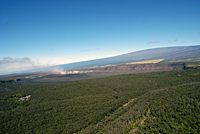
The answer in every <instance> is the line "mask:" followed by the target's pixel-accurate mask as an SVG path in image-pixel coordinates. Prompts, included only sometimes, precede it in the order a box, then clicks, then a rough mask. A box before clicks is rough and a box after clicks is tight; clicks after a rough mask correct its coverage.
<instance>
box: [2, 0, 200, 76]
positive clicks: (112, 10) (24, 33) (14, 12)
mask: <svg viewBox="0 0 200 134" xmlns="http://www.w3.org/2000/svg"><path fill="white" fill-rule="evenodd" d="M199 7H200V1H199V0H0V18H1V19H0V74H3V72H4V73H6V72H11V70H19V68H20V69H30V68H33V67H40V66H49V65H56V64H65V63H72V62H78V61H86V60H92V59H99V58H105V57H110V56H115V55H120V54H125V53H129V52H134V51H138V50H143V49H148V48H157V47H168V46H189V45H197V44H200V17H199V16H200V8H199ZM24 60H25V61H26V62H25V63H24V62H23V61H24ZM22 62H23V63H24V64H22Z"/></svg>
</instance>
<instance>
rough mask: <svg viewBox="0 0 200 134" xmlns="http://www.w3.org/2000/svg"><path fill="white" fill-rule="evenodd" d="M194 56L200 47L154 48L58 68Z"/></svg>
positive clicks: (76, 67)
mask: <svg viewBox="0 0 200 134" xmlns="http://www.w3.org/2000/svg"><path fill="white" fill-rule="evenodd" d="M194 55H200V45H196V46H177V47H163V48H153V49H147V50H142V51H137V52H131V53H128V54H123V55H119V56H114V57H109V58H103V59H96V60H90V61H82V62H76V63H70V64H62V65H57V67H61V68H63V69H82V68H89V67H95V66H96V67H100V66H105V65H108V64H111V65H122V64H126V63H130V62H139V61H144V60H155V59H166V58H177V57H187V56H194Z"/></svg>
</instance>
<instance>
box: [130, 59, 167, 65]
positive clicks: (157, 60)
mask: <svg viewBox="0 0 200 134" xmlns="http://www.w3.org/2000/svg"><path fill="white" fill-rule="evenodd" d="M163 60H164V59H156V60H147V61H140V62H132V63H127V64H147V63H159V62H161V61H163Z"/></svg>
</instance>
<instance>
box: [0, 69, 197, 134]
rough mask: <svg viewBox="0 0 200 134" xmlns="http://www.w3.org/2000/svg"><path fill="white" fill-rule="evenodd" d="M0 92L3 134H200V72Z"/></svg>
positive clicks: (15, 87)
mask: <svg viewBox="0 0 200 134" xmlns="http://www.w3.org/2000/svg"><path fill="white" fill-rule="evenodd" d="M0 87H1V88H4V89H8V90H7V91H3V92H0V118H1V120H0V133H2V134H3V133H4V134H5V133H69V134H71V133H86V134H88V133H91V134H92V133H106V134H108V133H200V108H199V107H200V69H187V70H175V71H162V72H151V73H140V74H126V75H117V76H110V77H105V78H96V79H88V80H81V81H74V82H67V83H61V84H35V85H34V84H33V85H25V84H24V85H22V84H10V83H1V84H0ZM26 95H31V98H30V99H28V100H27V101H26V100H24V101H22V100H19V99H20V98H21V97H24V96H26Z"/></svg>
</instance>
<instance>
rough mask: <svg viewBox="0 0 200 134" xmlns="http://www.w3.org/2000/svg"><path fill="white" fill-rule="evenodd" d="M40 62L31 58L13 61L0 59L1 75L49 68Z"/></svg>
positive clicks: (7, 58) (5, 58)
mask: <svg viewBox="0 0 200 134" xmlns="http://www.w3.org/2000/svg"><path fill="white" fill-rule="evenodd" d="M47 66H49V65H44V64H42V63H39V62H35V61H33V60H31V59H30V58H18V59H13V58H11V57H4V58H2V59H0V75H4V74H9V73H16V72H21V71H24V70H30V69H37V68H42V67H47Z"/></svg>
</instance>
